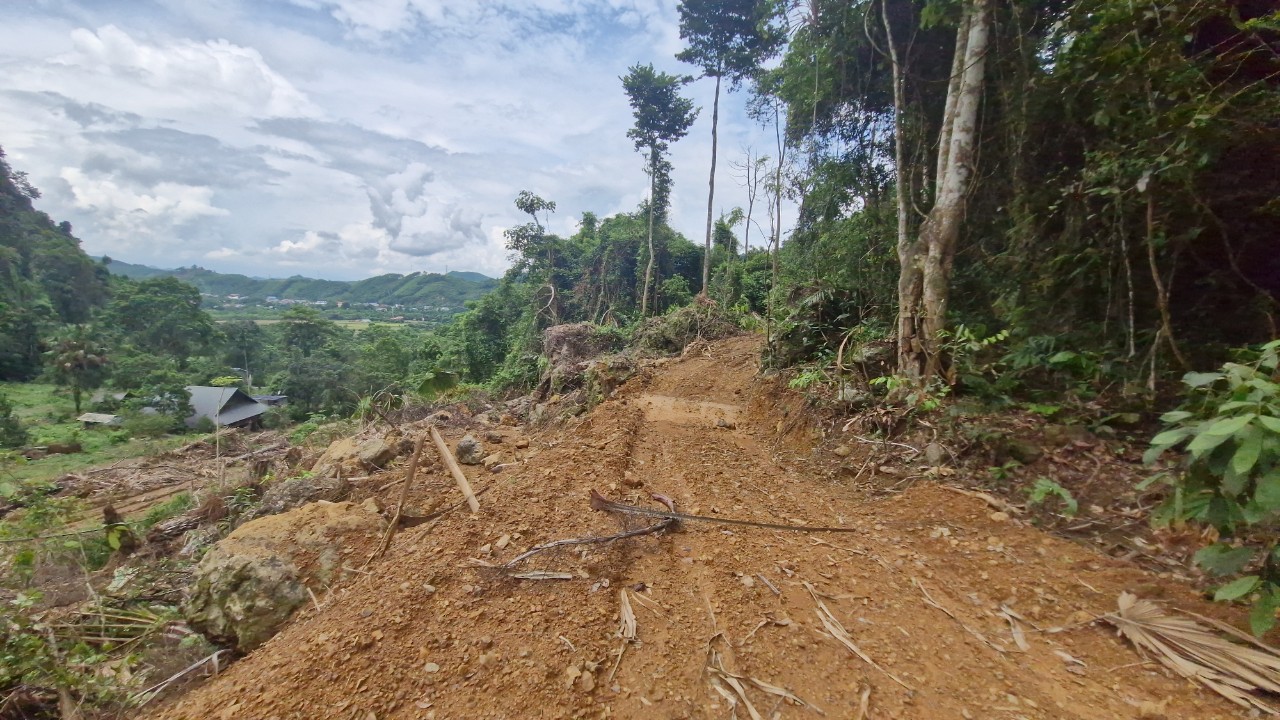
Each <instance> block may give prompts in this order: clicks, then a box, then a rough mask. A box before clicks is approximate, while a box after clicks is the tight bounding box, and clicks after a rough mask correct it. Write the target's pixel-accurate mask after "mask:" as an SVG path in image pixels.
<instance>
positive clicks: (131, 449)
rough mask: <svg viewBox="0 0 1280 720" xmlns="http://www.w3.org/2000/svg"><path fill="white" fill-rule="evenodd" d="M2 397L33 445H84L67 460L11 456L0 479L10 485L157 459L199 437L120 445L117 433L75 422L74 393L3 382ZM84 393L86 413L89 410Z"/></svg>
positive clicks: (3, 464)
mask: <svg viewBox="0 0 1280 720" xmlns="http://www.w3.org/2000/svg"><path fill="white" fill-rule="evenodd" d="M0 393H4V394H5V395H7V396H8V398H9V402H10V403H11V404H12V405H13V413H14V415H15V416H17V417H18V419H19V420H21V421H22V424H23V425H24V426H25V427H26V429H27V431H28V432H29V433H30V434H31V441H30V442H31V444H32V445H37V446H39V445H50V444H52V443H73V442H78V443H80V446H81V448H82V449H83V452H78V453H70V454H66V455H50V456H48V457H43V458H40V459H38V460H25V459H23V458H21V457H20V456H16V455H17V454H16V453H12V455H10V454H8V453H6V455H5V456H0V457H8V459H5V460H0V474H2V475H3V477H4V479H6V480H11V481H24V482H25V481H42V480H53V479H56V478H58V477H61V476H62V475H66V474H67V473H73V472H78V471H81V470H84V469H86V468H90V467H94V466H97V465H104V464H109V463H113V462H116V461H119V460H125V459H128V458H134V457H139V456H143V455H153V454H156V453H160V452H164V451H166V450H171V449H173V448H176V447H180V446H182V445H184V444H186V443H188V442H191V441H192V440H193V439H194V438H192V437H189V436H186V437H184V436H174V435H169V436H164V437H160V438H156V439H141V438H138V439H129V440H125V441H124V442H119V441H118V440H119V435H117V436H116V441H113V440H112V435H113V434H116V433H119V430H118V429H117V428H107V427H92V428H85V427H82V426H81V425H80V423H78V422H76V417H77V416H76V413H75V405H74V403H73V402H72V401H71V393H70V392H68V391H67V390H66V389H64V388H61V387H58V386H56V385H50V384H46V383H0ZM89 394H90V393H85V397H84V399H83V402H82V405H81V410H82V411H86V412H87V411H88V410H89V402H88V396H89Z"/></svg>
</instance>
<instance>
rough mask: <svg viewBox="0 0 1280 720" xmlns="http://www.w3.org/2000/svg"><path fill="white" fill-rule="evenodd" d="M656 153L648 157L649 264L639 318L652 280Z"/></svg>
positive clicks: (643, 312) (646, 308)
mask: <svg viewBox="0 0 1280 720" xmlns="http://www.w3.org/2000/svg"><path fill="white" fill-rule="evenodd" d="M656 155H657V153H656V152H652V151H651V152H650V155H649V170H650V172H649V262H648V263H646V264H645V266H644V291H643V292H642V293H641V294H640V317H644V316H645V315H646V314H647V313H648V309H649V281H650V280H651V279H653V211H654V207H653V204H654V202H655V201H656V200H657V198H655V197H654V189H655V187H656V186H657V175H656V173H657V171H658V167H657V163H656V162H655V160H656Z"/></svg>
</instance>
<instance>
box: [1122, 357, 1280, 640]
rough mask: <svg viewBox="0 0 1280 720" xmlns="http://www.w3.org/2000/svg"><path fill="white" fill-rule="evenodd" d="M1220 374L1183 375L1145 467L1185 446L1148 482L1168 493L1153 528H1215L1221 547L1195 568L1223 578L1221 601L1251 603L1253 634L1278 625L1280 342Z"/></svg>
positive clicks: (1204, 554) (1199, 557)
mask: <svg viewBox="0 0 1280 720" xmlns="http://www.w3.org/2000/svg"><path fill="white" fill-rule="evenodd" d="M1240 359H1241V362H1232V363H1227V364H1225V365H1223V366H1222V369H1221V370H1220V371H1218V372H1207V373H1199V372H1193V373H1187V374H1186V375H1185V376H1184V377H1183V379H1182V382H1183V384H1184V385H1186V386H1187V390H1186V394H1187V400H1186V402H1185V403H1184V404H1183V407H1182V409H1179V410H1176V411H1173V412H1169V413H1165V414H1164V415H1163V416H1162V417H1161V420H1162V421H1163V422H1164V423H1165V425H1166V429H1165V431H1164V432H1162V433H1160V434H1159V435H1156V436H1155V437H1154V438H1152V440H1151V449H1150V450H1148V451H1147V453H1146V455H1145V456H1144V458H1143V459H1144V460H1145V461H1146V462H1147V463H1148V464H1154V463H1155V462H1156V461H1157V460H1158V459H1159V458H1160V456H1161V455H1162V454H1163V453H1164V452H1165V451H1167V450H1170V449H1173V448H1179V447H1181V448H1182V449H1183V450H1185V453H1186V454H1185V456H1184V457H1183V458H1182V460H1181V462H1179V463H1178V465H1177V466H1176V467H1174V468H1172V469H1170V470H1167V471H1164V472H1160V473H1158V474H1156V475H1155V476H1153V477H1151V478H1149V479H1148V480H1146V481H1144V482H1143V483H1142V484H1141V485H1140V486H1139V488H1140V489H1142V488H1146V487H1148V486H1150V485H1152V484H1153V483H1156V482H1160V483H1163V484H1165V485H1167V486H1168V487H1169V489H1170V492H1169V494H1168V496H1167V497H1166V498H1165V501H1164V503H1163V504H1162V505H1161V506H1160V508H1159V509H1158V510H1157V511H1156V513H1155V515H1154V517H1153V521H1154V522H1156V523H1157V524H1165V525H1169V524H1174V525H1180V524H1182V523H1185V522H1187V521H1195V522H1202V523H1206V524H1209V525H1212V526H1213V527H1214V528H1215V529H1216V530H1217V532H1218V534H1219V536H1220V537H1221V538H1222V541H1220V542H1217V543H1214V544H1213V545H1210V546H1208V547H1206V548H1204V549H1202V550H1200V552H1198V553H1196V556H1195V559H1196V562H1197V564H1199V565H1200V566H1201V567H1203V568H1204V569H1205V570H1206V571H1208V572H1209V573H1210V574H1212V575H1216V576H1218V577H1222V578H1229V577H1231V576H1235V575H1239V574H1241V573H1244V572H1246V571H1247V572H1248V574H1245V575H1243V576H1241V577H1238V578H1236V579H1234V580H1232V581H1231V582H1229V583H1227V584H1226V585H1223V586H1222V587H1220V588H1218V590H1217V592H1216V594H1215V598H1216V599H1217V600H1251V601H1252V602H1253V612H1252V615H1251V617H1250V621H1251V624H1252V626H1253V631H1254V633H1256V634H1261V633H1263V632H1266V631H1267V630H1269V629H1270V628H1271V627H1273V626H1274V625H1275V622H1276V618H1275V613H1276V610H1277V609H1278V608H1280V543H1278V542H1277V539H1276V537H1277V536H1276V530H1277V529H1278V528H1280V340H1275V341H1272V342H1270V343H1267V344H1266V345H1263V346H1262V348H1261V349H1259V350H1256V351H1251V352H1245V353H1242V354H1241V358H1240Z"/></svg>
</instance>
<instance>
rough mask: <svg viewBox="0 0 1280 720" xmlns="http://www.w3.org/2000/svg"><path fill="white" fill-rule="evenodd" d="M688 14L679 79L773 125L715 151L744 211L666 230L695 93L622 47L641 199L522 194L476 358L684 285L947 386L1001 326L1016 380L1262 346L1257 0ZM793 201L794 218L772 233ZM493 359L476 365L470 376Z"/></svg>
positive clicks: (796, 7) (1266, 41) (1268, 291)
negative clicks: (677, 154)
mask: <svg viewBox="0 0 1280 720" xmlns="http://www.w3.org/2000/svg"><path fill="white" fill-rule="evenodd" d="M680 9H681V17H682V25H681V27H682V37H683V38H684V39H685V41H686V44H687V48H686V50H685V51H684V52H682V53H681V54H680V56H679V57H680V59H681V60H684V61H686V62H689V63H690V64H691V65H692V66H693V68H695V69H696V70H697V71H698V73H700V77H701V78H703V79H700V80H697V81H698V82H715V83H716V85H717V88H719V86H720V83H721V81H722V80H723V81H725V82H726V84H727V86H728V88H729V89H730V90H732V89H736V88H745V89H747V90H748V92H749V94H750V99H749V103H750V107H751V109H752V114H753V115H754V116H755V117H756V118H758V119H759V120H760V121H761V122H762V123H764V124H765V125H767V126H771V127H773V128H775V130H776V134H777V144H776V146H774V147H772V148H753V149H751V150H750V151H749V152H748V154H747V156H746V157H741V158H734V159H732V160H731V161H730V162H731V166H732V168H733V170H734V176H735V177H736V178H737V179H738V180H739V181H740V182H742V183H744V184H746V185H747V186H748V191H749V197H750V198H751V199H752V205H753V206H752V207H748V208H740V209H735V210H734V212H732V213H727V214H725V215H724V216H722V217H720V218H718V219H717V218H713V217H711V214H710V213H708V222H707V227H706V237H705V243H704V249H703V252H702V253H700V254H701V257H698V256H696V255H694V253H693V252H692V251H691V250H690V249H689V248H688V247H687V246H686V245H684V244H683V242H676V243H674V244H673V243H672V242H671V241H670V240H668V237H671V238H674V237H675V236H674V235H672V234H670V233H671V231H670V230H669V229H668V228H667V226H666V223H665V215H664V211H665V209H666V206H667V202H668V198H669V195H670V193H671V192H672V188H671V187H670V179H669V172H668V170H669V164H668V161H667V160H666V150H667V148H668V147H669V145H670V143H673V142H676V141H678V140H679V138H680V137H682V136H683V135H684V134H685V133H686V132H687V129H688V127H689V124H690V122H691V120H692V115H693V114H695V113H697V112H698V109H696V108H692V107H690V106H689V105H688V101H687V100H683V99H682V98H681V97H680V95H679V88H680V86H681V85H682V84H683V83H684V82H688V81H691V80H692V79H691V78H676V77H673V76H670V75H667V74H665V73H655V71H654V70H653V68H652V66H644V65H636V66H635V67H633V68H632V70H631V72H630V73H629V74H628V76H627V77H625V78H623V84H624V90H625V92H626V93H627V94H628V97H629V99H630V100H631V103H632V107H633V109H634V110H635V126H634V128H633V129H632V131H631V132H630V133H629V137H631V138H632V139H633V140H634V141H635V143H636V148H637V150H638V151H639V152H640V153H641V157H642V158H643V166H644V168H645V170H646V172H647V173H648V174H649V177H650V180H651V188H650V197H651V198H652V200H651V201H646V204H645V205H644V206H643V207H641V208H640V209H639V210H638V211H637V213H636V214H635V215H632V216H627V215H623V216H618V217H614V218H608V219H606V220H604V221H600V220H598V219H597V218H596V217H595V216H593V215H590V214H588V215H586V216H584V218H583V219H582V222H581V225H580V227H581V229H580V231H579V233H578V234H576V235H574V236H573V237H571V238H559V237H556V236H553V235H549V234H546V233H544V232H543V224H542V222H541V221H540V220H539V213H545V212H547V211H553V210H554V208H555V204H554V202H553V201H549V200H544V199H542V198H538V197H537V196H536V195H532V194H531V193H522V194H521V196H520V198H518V199H517V205H518V206H519V207H520V208H521V209H522V210H524V211H525V212H527V213H529V215H530V217H531V222H530V223H528V224H527V225H525V226H524V227H522V228H517V229H516V230H513V231H511V232H510V233H509V240H510V247H511V248H512V251H513V259H514V260H515V262H516V265H515V267H514V268H513V270H512V271H511V273H509V274H508V276H507V277H506V278H505V279H504V280H503V286H502V290H501V292H499V293H497V294H495V295H493V296H490V297H487V298H486V299H484V300H482V301H481V303H480V306H479V307H478V308H477V310H476V311H474V312H473V314H472V315H470V316H468V317H467V318H464V319H463V320H462V323H463V324H464V325H467V326H473V327H475V328H477V330H483V329H484V328H486V327H489V328H498V327H502V328H505V330H504V333H505V334H504V339H503V340H501V341H500V340H499V339H498V338H496V337H495V338H492V339H491V340H490V343H491V345H492V348H491V351H490V352H489V355H490V356H492V357H495V358H498V357H501V358H502V360H503V362H507V361H508V360H509V359H510V358H511V357H513V356H516V357H518V356H520V355H521V354H522V353H527V351H528V347H530V343H531V342H532V339H533V338H534V337H535V335H536V330H538V329H541V328H542V327H545V326H546V325H548V324H551V323H557V322H564V321H568V320H590V321H596V322H600V321H612V322H617V323H622V324H625V323H626V322H628V321H631V320H634V319H636V318H637V317H638V316H641V315H645V314H647V313H649V312H651V311H654V310H656V311H658V312H661V311H663V310H665V309H666V308H668V307H670V306H671V305H673V304H682V303H684V302H686V301H687V299H688V298H689V297H690V296H692V295H697V294H705V295H707V296H708V297H709V298H711V299H713V300H714V301H716V302H718V303H720V304H721V306H723V307H726V308H730V307H739V308H741V309H743V310H746V311H748V312H754V313H760V314H762V315H767V316H768V317H766V320H768V321H771V322H772V323H774V324H775V330H774V332H773V333H772V334H771V337H770V353H771V357H772V359H773V361H774V362H776V363H780V364H795V363H797V362H811V361H822V360H824V359H825V361H827V362H830V361H832V360H833V359H834V356H835V354H836V351H837V350H838V349H839V347H840V345H841V344H842V343H845V342H847V341H848V340H849V339H850V338H853V339H854V340H857V341H859V342H862V343H865V342H867V341H871V340H877V339H891V340H896V344H897V348H898V353H897V358H896V361H895V362H894V363H892V365H891V367H889V368H888V369H889V370H890V371H891V372H892V373H893V374H894V375H896V376H900V377H904V378H915V379H917V380H919V381H922V382H924V383H926V384H929V383H933V384H935V387H936V388H938V389H939V390H944V389H946V388H951V387H955V386H956V385H957V383H959V382H961V380H962V378H961V377H960V374H962V372H961V371H963V370H965V369H966V368H964V367H957V364H956V362H954V361H955V360H956V358H955V356H956V354H957V353H956V352H955V351H956V349H958V348H959V347H960V346H962V345H965V344H966V343H968V344H975V343H976V344H977V345H983V344H982V342H981V341H982V340H986V339H993V338H996V337H997V336H999V337H1000V340H999V345H1000V349H1001V350H1002V351H1003V354H1002V355H1001V357H1000V358H999V359H998V362H997V364H998V365H1000V366H1001V367H1002V368H1003V369H1007V370H1011V371H1016V372H1020V373H1022V374H1026V375H1031V374H1034V373H1035V372H1037V371H1043V370H1044V369H1045V368H1048V367H1050V365H1051V363H1050V362H1049V361H1050V360H1051V359H1053V358H1059V360H1058V362H1059V364H1061V363H1066V362H1068V361H1066V360H1063V359H1062V358H1065V357H1068V356H1067V355H1063V353H1068V354H1069V356H1070V357H1071V358H1072V360H1071V361H1070V363H1074V364H1075V365H1076V366H1077V367H1075V368H1074V370H1075V371H1081V372H1086V373H1095V374H1097V373H1102V372H1103V371H1104V370H1105V373H1106V374H1107V377H1108V378H1109V379H1111V380H1116V381H1120V382H1122V383H1128V384H1131V385H1133V386H1135V387H1137V386H1145V387H1146V388H1147V390H1148V391H1150V390H1155V389H1156V388H1157V386H1158V385H1160V383H1161V382H1162V381H1163V380H1166V379H1176V378H1177V377H1178V376H1180V375H1181V373H1182V372H1185V371H1187V370H1190V369H1191V368H1193V367H1204V366H1206V365H1209V366H1212V365H1215V364H1217V363H1219V362H1221V361H1222V360H1224V359H1226V358H1227V353H1228V349H1229V348H1232V347H1238V346H1243V345H1247V344H1250V343H1256V342H1261V341H1264V340H1266V339H1268V338H1270V337H1272V336H1274V334H1275V332H1276V328H1275V317H1276V311H1277V309H1280V308H1278V305H1280V254H1278V253H1276V252H1275V240H1274V228H1275V227H1276V220H1277V213H1278V212H1280V207H1277V205H1276V198H1277V197H1278V196H1280V177H1277V175H1276V174H1275V172H1274V167H1273V162H1272V158H1274V157H1275V156H1276V154H1277V153H1276V151H1277V150H1280V147H1278V144H1280V128H1277V125H1276V120H1275V119H1276V118H1277V117H1280V93H1277V83H1278V82H1280V76H1278V73H1280V57H1278V55H1277V48H1278V47H1280V45H1278V43H1280V35H1278V34H1277V16H1276V15H1275V11H1274V9H1272V8H1271V6H1270V4H1269V3H1260V2H1243V1H1242V2H1233V3H1224V4H1213V3H1210V4H1206V3H1196V2H1166V3H1160V4H1157V5H1151V6H1136V5H1133V4H1131V3H1128V2H1118V1H1113V0H1081V1H1079V2H1013V3H1004V2H995V1H994V0H983V1H981V2H964V3H959V2H929V3H917V2H888V1H887V0H885V1H882V2H856V3H838V2H822V1H821V0H815V1H814V2H810V3H803V4H792V3H766V2H754V1H752V0H739V1H737V2H727V3H726V2H695V1H693V0H689V1H686V2H684V3H682V4H681V6H680ZM1268 13H1270V14H1268ZM716 97H717V103H718V98H719V90H717V95H716ZM715 112H717V110H714V109H713V113H715ZM713 117H714V116H713ZM713 128H714V123H713ZM715 162H716V159H715V157H714V156H713V157H712V158H711V163H712V167H713V168H714V165H715ZM713 172H714V171H713ZM712 178H713V180H714V175H713V176H712ZM710 190H711V194H712V197H713V194H714V183H712V185H711V188H710ZM712 197H709V198H708V200H709V202H708V207H709V208H710V207H712V206H713V204H714V203H713V200H712ZM784 197H785V198H790V199H792V200H794V201H796V202H798V203H799V204H800V208H801V210H800V219H799V222H798V224H797V226H796V227H795V228H794V229H793V230H792V231H791V232H790V236H789V237H787V238H783V237H782V235H783V228H781V227H780V226H779V222H778V220H777V218H778V216H779V215H780V213H779V212H778V211H777V209H778V202H779V200H780V199H781V198H784ZM762 218H763V222H762ZM649 227H654V228H656V236H655V237H656V240H655V244H653V245H650V244H649V235H650V234H649V232H648V228H649ZM752 227H757V228H761V229H762V230H763V233H762V234H763V238H759V237H757V240H756V243H755V244H754V246H752V245H751V235H750V231H751V228H752ZM759 234H760V233H758V235H759ZM739 235H741V236H742V240H741V245H739ZM784 239H785V242H783V240H784ZM651 260H653V261H655V262H654V263H652V265H653V267H650V265H651V262H650V261H651ZM699 265H701V267H699ZM650 276H651V277H650ZM704 279H705V280H704ZM704 282H705V287H704ZM650 295H652V296H654V297H655V298H657V303H656V305H655V307H652V308H649V307H646V304H647V299H648V297H649V296H650ZM517 296H524V297H523V299H522V301H521V302H514V301H513V300H514V299H515V298H516V297H517ZM492 316H498V317H500V318H501V321H500V322H492V321H490V320H487V319H486V318H489V317H492ZM1002 331H1003V332H1004V334H1003V335H1002V334H1001V332H1002ZM464 335H466V336H468V337H474V335H475V333H464ZM990 344H992V343H988V345H990ZM961 354H963V353H961ZM503 362H497V361H493V362H486V363H480V364H472V365H471V366H469V368H467V370H469V372H470V373H471V375H472V377H473V378H474V379H476V380H481V379H484V378H485V377H486V376H487V372H486V370H485V368H496V367H498V366H500V365H502V364H503ZM1065 369H1068V370H1071V368H1065ZM1098 377H1100V375H1099V376H1098ZM969 380H970V381H971V384H977V383H979V382H981V379H980V378H977V377H972V376H971V377H970V378H969Z"/></svg>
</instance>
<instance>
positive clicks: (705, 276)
mask: <svg viewBox="0 0 1280 720" xmlns="http://www.w3.org/2000/svg"><path fill="white" fill-rule="evenodd" d="M719 124H720V76H719V75H717V76H716V99H715V101H714V102H712V103H711V178H710V179H709V180H708V181H707V246H706V252H705V253H704V254H703V256H702V291H701V292H699V293H698V294H699V295H702V296H704V297H705V296H706V294H707V287H708V286H709V285H710V284H711V206H712V205H713V204H714V202H715V197H716V139H717V138H716V132H717V128H718V126H719Z"/></svg>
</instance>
